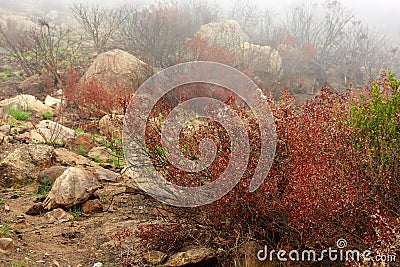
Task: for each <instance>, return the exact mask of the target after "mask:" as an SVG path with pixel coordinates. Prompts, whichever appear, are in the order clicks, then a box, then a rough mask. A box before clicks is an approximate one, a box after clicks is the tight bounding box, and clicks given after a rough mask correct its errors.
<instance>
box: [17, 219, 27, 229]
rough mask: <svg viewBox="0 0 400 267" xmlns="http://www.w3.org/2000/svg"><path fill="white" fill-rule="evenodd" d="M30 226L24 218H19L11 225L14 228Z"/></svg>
mask: <svg viewBox="0 0 400 267" xmlns="http://www.w3.org/2000/svg"><path fill="white" fill-rule="evenodd" d="M30 226H31V225H30V224H29V223H28V222H27V221H26V220H25V219H21V220H19V221H18V222H17V223H16V224H15V225H14V226H13V229H14V230H23V229H26V228H29V227H30Z"/></svg>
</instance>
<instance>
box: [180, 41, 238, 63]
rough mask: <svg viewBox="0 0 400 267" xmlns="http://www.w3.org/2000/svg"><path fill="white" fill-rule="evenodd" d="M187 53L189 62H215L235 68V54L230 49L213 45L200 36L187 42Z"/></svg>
mask: <svg viewBox="0 0 400 267" xmlns="http://www.w3.org/2000/svg"><path fill="white" fill-rule="evenodd" d="M185 51H186V54H188V55H189V60H198V61H213V62H218V63H222V64H225V65H229V66H233V65H234V63H235V61H236V57H235V53H234V52H233V51H231V50H230V49H229V48H226V47H221V46H218V45H215V44H211V43H210V42H208V41H207V40H205V39H203V38H201V36H199V35H195V36H194V37H193V39H191V40H189V41H187V42H186V44H185Z"/></svg>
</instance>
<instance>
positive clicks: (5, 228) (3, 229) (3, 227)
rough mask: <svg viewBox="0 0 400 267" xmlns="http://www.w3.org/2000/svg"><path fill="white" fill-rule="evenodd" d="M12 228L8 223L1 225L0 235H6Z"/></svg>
mask: <svg viewBox="0 0 400 267" xmlns="http://www.w3.org/2000/svg"><path fill="white" fill-rule="evenodd" d="M9 230H10V226H9V225H8V224H2V225H0V237H2V236H3V235H5V234H6V233H7V232H8V231H9Z"/></svg>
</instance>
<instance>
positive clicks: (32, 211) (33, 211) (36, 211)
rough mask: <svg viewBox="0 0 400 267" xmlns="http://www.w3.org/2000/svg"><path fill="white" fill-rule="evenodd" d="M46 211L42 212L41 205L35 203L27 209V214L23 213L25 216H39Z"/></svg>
mask: <svg viewBox="0 0 400 267" xmlns="http://www.w3.org/2000/svg"><path fill="white" fill-rule="evenodd" d="M45 212H46V211H45V210H44V207H43V203H35V204H34V205H33V206H32V207H30V208H29V210H28V211H27V212H25V214H26V215H31V216H35V215H41V214H43V213H45Z"/></svg>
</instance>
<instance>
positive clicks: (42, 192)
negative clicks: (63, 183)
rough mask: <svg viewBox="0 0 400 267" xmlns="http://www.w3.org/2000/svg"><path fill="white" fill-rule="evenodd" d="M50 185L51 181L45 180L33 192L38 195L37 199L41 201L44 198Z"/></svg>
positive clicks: (51, 185)
mask: <svg viewBox="0 0 400 267" xmlns="http://www.w3.org/2000/svg"><path fill="white" fill-rule="evenodd" d="M52 187H53V183H52V182H51V181H45V183H44V184H42V185H40V186H39V187H38V189H37V190H36V191H35V192H34V194H35V195H39V197H38V200H40V201H43V200H45V199H46V197H47V195H48V194H49V192H50V190H51V188H52Z"/></svg>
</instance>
